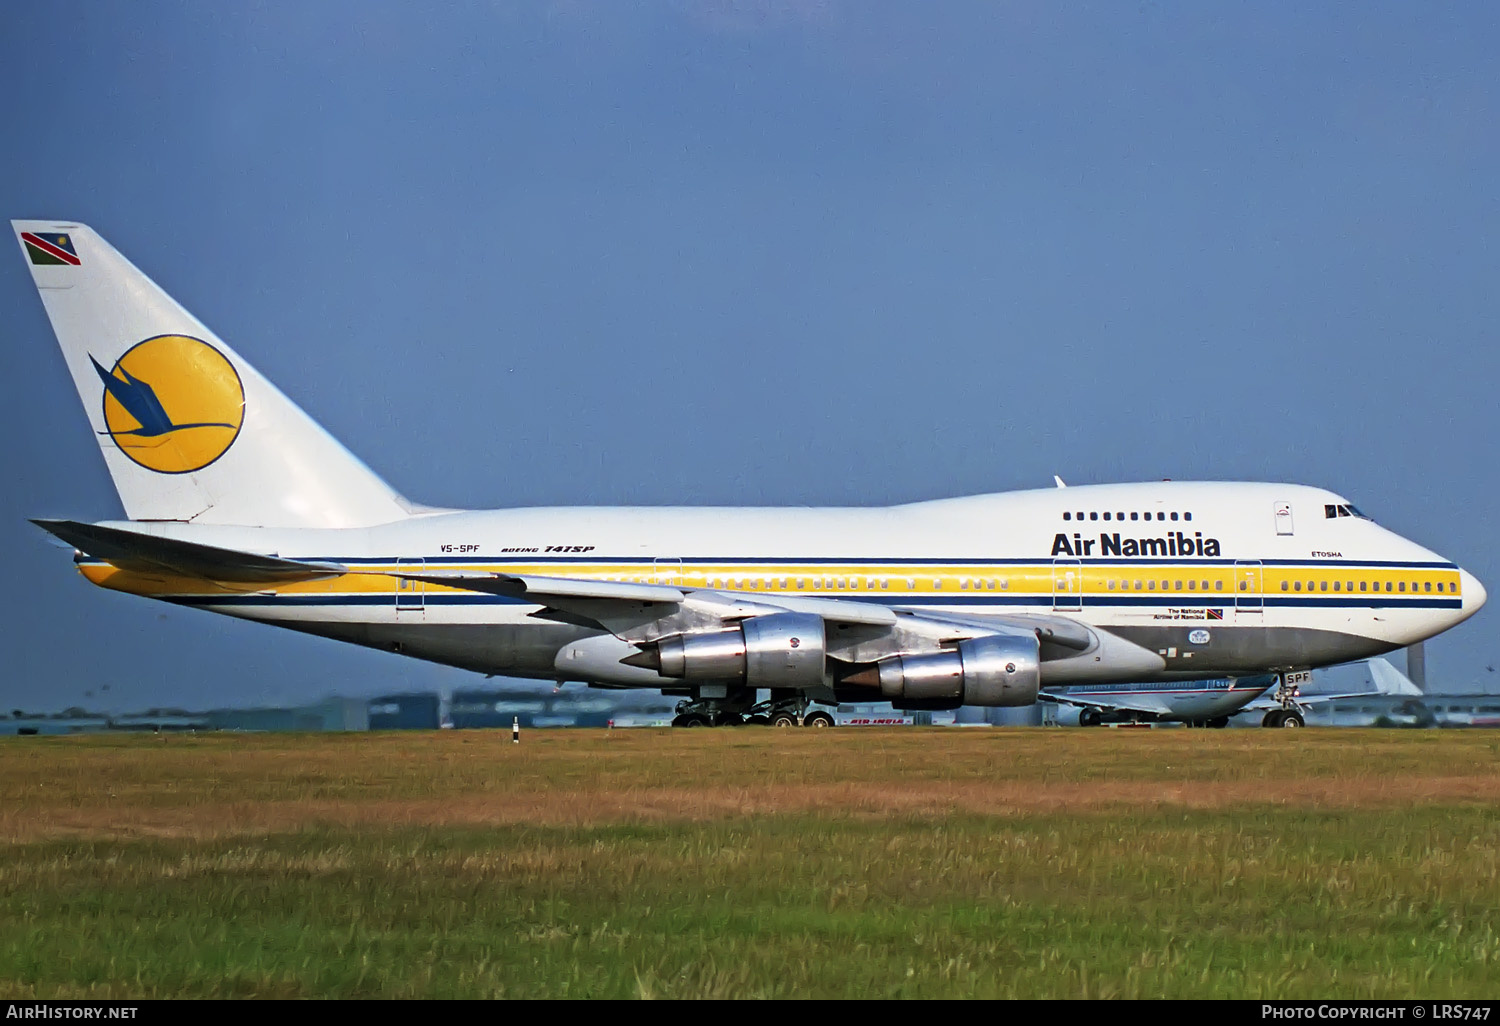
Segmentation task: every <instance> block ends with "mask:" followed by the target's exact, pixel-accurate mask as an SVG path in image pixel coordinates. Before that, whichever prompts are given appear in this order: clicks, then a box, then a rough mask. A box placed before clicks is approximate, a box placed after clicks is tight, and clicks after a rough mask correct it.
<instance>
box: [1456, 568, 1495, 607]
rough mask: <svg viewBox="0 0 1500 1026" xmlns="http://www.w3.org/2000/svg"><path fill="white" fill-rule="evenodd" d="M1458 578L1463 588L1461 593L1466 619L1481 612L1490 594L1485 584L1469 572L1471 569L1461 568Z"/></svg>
mask: <svg viewBox="0 0 1500 1026" xmlns="http://www.w3.org/2000/svg"><path fill="white" fill-rule="evenodd" d="M1458 579H1459V582H1460V585H1461V586H1462V589H1463V590H1462V591H1460V592H1459V594H1460V595H1462V596H1463V601H1464V604H1463V613H1464V617H1465V619H1467V618H1468V617H1471V616H1473V615H1474V614H1475V613H1477V612H1479V610H1480V609H1481V608H1482V607H1483V606H1484V602H1485V599H1487V598H1488V597H1489V595H1488V593H1487V592H1486V591H1485V590H1484V585H1482V584H1480V583H1479V578H1477V577H1475V576H1474V575H1473V574H1471V573H1469V571H1467V570H1460V571H1459V572H1458Z"/></svg>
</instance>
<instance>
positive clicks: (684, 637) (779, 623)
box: [627, 613, 828, 688]
mask: <svg viewBox="0 0 1500 1026" xmlns="http://www.w3.org/2000/svg"><path fill="white" fill-rule="evenodd" d="M642 655H643V656H645V658H646V659H647V660H649V661H655V660H656V659H659V660H660V665H659V667H657V668H656V669H657V672H658V673H660V674H661V675H662V676H663V677H679V678H681V679H683V680H742V681H744V682H745V683H746V684H748V685H749V686H751V687H756V688H800V687H817V686H819V685H821V684H822V683H823V669H824V665H825V662H826V660H827V656H828V640H827V638H826V637H825V635H824V631H823V618H822V617H821V616H815V615H812V614H810V613H771V614H769V615H766V616H755V617H751V618H750V619H748V620H745V621H744V622H743V623H741V624H740V625H739V626H738V627H735V628H733V629H731V630H727V631H716V632H715V633H713V634H678V635H676V636H674V637H670V638H663V639H662V640H661V641H659V642H657V644H656V646H655V653H654V658H653V654H652V653H651V651H650V650H647V651H646V652H644V653H642ZM627 661H628V662H632V663H635V659H634V658H632V659H631V660H627ZM637 665H641V664H637Z"/></svg>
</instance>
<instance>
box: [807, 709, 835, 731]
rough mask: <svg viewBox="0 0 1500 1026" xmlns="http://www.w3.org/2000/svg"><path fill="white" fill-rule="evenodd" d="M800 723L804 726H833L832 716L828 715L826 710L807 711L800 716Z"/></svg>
mask: <svg viewBox="0 0 1500 1026" xmlns="http://www.w3.org/2000/svg"><path fill="white" fill-rule="evenodd" d="M802 725H803V726H804V727H831V726H833V717H832V716H829V715H828V714H827V713H826V712H815V713H808V714H807V715H806V716H804V717H802Z"/></svg>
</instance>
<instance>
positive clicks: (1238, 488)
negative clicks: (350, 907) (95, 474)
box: [83, 482, 1485, 684]
mask: <svg viewBox="0 0 1500 1026" xmlns="http://www.w3.org/2000/svg"><path fill="white" fill-rule="evenodd" d="M1340 508H1342V510H1343V512H1341V511H1340ZM1348 509H1349V507H1348V504H1347V501H1346V500H1345V499H1343V498H1341V497H1339V496H1337V495H1335V494H1333V493H1331V492H1327V491H1324V490H1322V489H1318V488H1311V487H1306V486H1300V485H1277V484H1255V483H1195V482H1159V483H1145V484H1120V485H1097V486H1085V487H1072V488H1065V489H1063V488H1059V489H1047V490H1037V491H1025V492H1013V493H1002V494H994V495H982V496H974V497H971V498H960V499H946V500H938V501H932V502H921V503H913V504H910V505H904V506H895V507H889V508H879V509H808V508H787V509H770V508H724V509H702V508H699V509H694V508H680V507H662V508H613V509H611V508H562V509H546V508H538V509H514V510H499V511H488V512H434V513H430V514H425V515H419V516H414V517H411V518H409V519H405V520H401V521H397V522H394V523H390V524H386V525H382V526H377V527H369V528H359V529H342V530H324V529H318V530H308V529H256V528H242V527H228V526H194V525H184V524H165V523H163V524H149V523H141V522H132V523H130V524H129V527H130V528H131V529H133V530H136V531H141V532H151V533H156V534H160V535H162V536H167V537H174V538H181V539H184V540H192V541H196V542H199V543H202V544H206V545H215V546H222V547H225V548H232V549H243V550H251V551H255V552H262V553H275V554H278V555H280V556H282V557H286V558H296V559H312V560H326V561H333V562H338V563H341V564H344V565H346V566H348V567H350V568H351V570H358V571H359V572H351V573H347V574H344V575H341V576H338V577H336V578H333V579H330V580H324V581H315V582H311V583H306V584H298V585H292V586H285V587H278V588H274V589H267V590H264V591H259V592H254V593H246V592H245V591H244V590H243V589H242V590H239V591H231V590H225V589H221V588H215V589H205V588H203V587H201V586H199V585H192V586H189V585H187V584H185V583H183V582H174V581H172V580H170V579H162V578H152V577H148V576H142V575H139V574H133V573H127V572H124V571H119V570H117V569H116V568H114V567H112V566H109V565H108V564H104V563H98V562H89V561H85V562H84V566H83V569H84V572H85V573H86V574H88V575H89V576H90V578H91V579H93V580H95V581H96V582H97V583H101V584H103V585H105V586H107V587H113V588H119V589H121V590H126V591H132V592H135V593H139V594H148V595H152V596H154V597H159V598H164V599H169V600H172V601H177V602H183V603H188V604H193V605H198V606H203V607H205V608H209V609H213V610H216V611H218V612H223V613H227V614H231V615H235V616H243V617H248V618H252V619H258V620H265V621H270V622H275V623H279V624H281V625H284V626H288V627H293V628H295V629H299V630H304V631H309V632H312V633H319V634H326V635H329V636H332V637H339V638H342V639H344V640H350V641H356V642H359V643H362V644H370V645H376V646H379V647H387V648H391V649H394V650H397V651H402V652H406V653H407V654H412V655H418V656H421V657H423V658H429V659H434V660H437V661H441V662H447V663H451V664H453V665H458V666H466V667H469V668H473V669H480V670H483V671H485V672H489V673H501V674H512V675H518V676H531V677H541V678H551V679H578V678H577V677H573V676H570V674H569V672H568V667H567V666H566V665H563V663H562V662H561V661H560V660H561V655H560V653H561V651H562V649H563V647H564V646H565V645H566V644H567V643H568V642H570V641H572V640H576V639H577V638H578V637H580V636H584V635H587V634H589V633H591V632H589V631H588V630H586V629H585V628H581V627H572V626H566V625H564V624H559V623H556V622H552V621H549V620H541V619H538V618H537V617H536V616H534V615H533V614H536V613H537V612H538V611H539V607H538V606H537V605H536V604H534V603H528V602H526V601H524V600H517V599H514V598H505V597H501V596H498V595H490V594H476V593H474V592H472V591H465V590H462V589H457V588H447V587H442V586H440V585H437V584H434V583H423V582H420V581H413V580H411V579H409V578H399V577H395V576H392V574H393V573H399V572H403V571H404V572H408V573H409V572H411V571H412V570H413V569H414V568H425V569H428V570H432V569H444V570H463V571H486V570H489V571H498V572H502V573H507V574H518V575H519V574H532V575H542V576H547V577H578V578H587V579H592V580H619V581H629V582H643V583H661V584H672V585H676V586H680V587H683V588H687V589H707V590H713V591H718V592H725V593H732V594H735V595H742V596H748V597H750V598H752V599H754V598H763V599H767V600H772V601H774V600H775V599H777V598H786V599H788V600H789V599H791V598H793V597H798V596H803V597H825V598H834V599H843V600H853V601H863V602H876V603H881V604H883V605H887V606H892V607H896V608H899V609H909V610H914V611H920V612H924V613H934V614H949V615H959V616H963V617H969V618H975V617H979V618H983V617H994V616H1003V615H1005V614H1016V613H1028V614H1038V613H1044V614H1047V615H1049V616H1054V617H1065V618H1068V619H1071V620H1076V621H1080V622H1082V623H1085V624H1088V625H1090V626H1091V627H1093V628H1097V629H1098V631H1099V632H1100V633H1101V634H1102V635H1103V636H1105V637H1107V638H1120V639H1124V640H1125V641H1128V642H1129V643H1130V644H1129V646H1128V647H1129V649H1130V650H1131V651H1130V655H1129V656H1128V657H1126V658H1121V659H1119V660H1116V659H1114V658H1113V657H1112V654H1111V649H1110V647H1109V646H1108V645H1104V646H1101V647H1100V648H1098V649H1097V650H1096V651H1094V652H1093V654H1092V656H1091V658H1089V659H1087V660H1084V659H1062V660H1056V661H1052V662H1047V663H1044V665H1043V670H1042V672H1043V680H1044V683H1048V684H1054V683H1061V682H1067V681H1111V680H1150V679H1173V678H1184V677H1209V676H1219V675H1225V674H1230V675H1232V674H1237V673H1257V672H1266V671H1270V670H1278V669H1294V668H1305V667H1309V666H1319V665H1327V664H1329V663H1333V662H1341V661H1345V660H1349V659H1357V658H1364V657H1367V656H1370V655H1374V654H1378V653H1380V652H1384V651H1389V650H1391V649H1393V648H1397V647H1401V646H1404V645H1409V644H1412V643H1414V642H1416V641H1420V640H1422V639H1424V638H1427V637H1431V636H1432V635H1434V634H1437V633H1439V632H1441V631H1443V630H1446V629H1447V628H1449V627H1452V626H1453V625H1454V624H1456V623H1459V622H1461V621H1462V620H1464V619H1466V618H1467V617H1469V616H1471V615H1472V614H1473V613H1474V612H1475V611H1477V610H1478V608H1479V607H1480V606H1481V605H1482V604H1483V602H1484V599H1485V593H1484V589H1483V587H1482V586H1481V585H1480V584H1479V582H1478V581H1476V580H1475V579H1474V578H1473V577H1472V576H1471V575H1470V574H1468V573H1467V572H1465V571H1463V570H1462V569H1461V568H1459V567H1458V566H1456V565H1455V564H1453V563H1452V562H1449V561H1447V560H1445V559H1443V558H1442V557H1441V556H1438V555H1436V554H1434V553H1432V552H1430V551H1428V550H1426V549H1424V548H1422V547H1421V546H1419V545H1417V544H1415V543H1413V542H1411V541H1408V540H1407V539H1405V538H1402V537H1400V536H1399V535H1396V534H1394V533H1392V532H1390V531H1388V530H1386V529H1384V528H1382V527H1380V526H1378V525H1377V524H1375V523H1374V522H1372V521H1370V520H1368V519H1365V518H1363V517H1361V516H1357V515H1350V514H1349V513H1348V512H1347V510H1348ZM1330 513H1331V514H1332V515H1329V514H1330ZM592 633H597V631H594V632H592ZM1122 651H1123V649H1122ZM1142 651H1144V652H1146V653H1154V655H1153V656H1152V658H1150V659H1147V660H1145V661H1143V660H1142V659H1141V657H1140V653H1141V652H1142ZM643 683H644V682H643ZM668 683H670V682H668Z"/></svg>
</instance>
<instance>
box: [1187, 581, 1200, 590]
mask: <svg viewBox="0 0 1500 1026" xmlns="http://www.w3.org/2000/svg"><path fill="white" fill-rule="evenodd" d="M1197 590H1198V582H1197V581H1188V591H1197Z"/></svg>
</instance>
